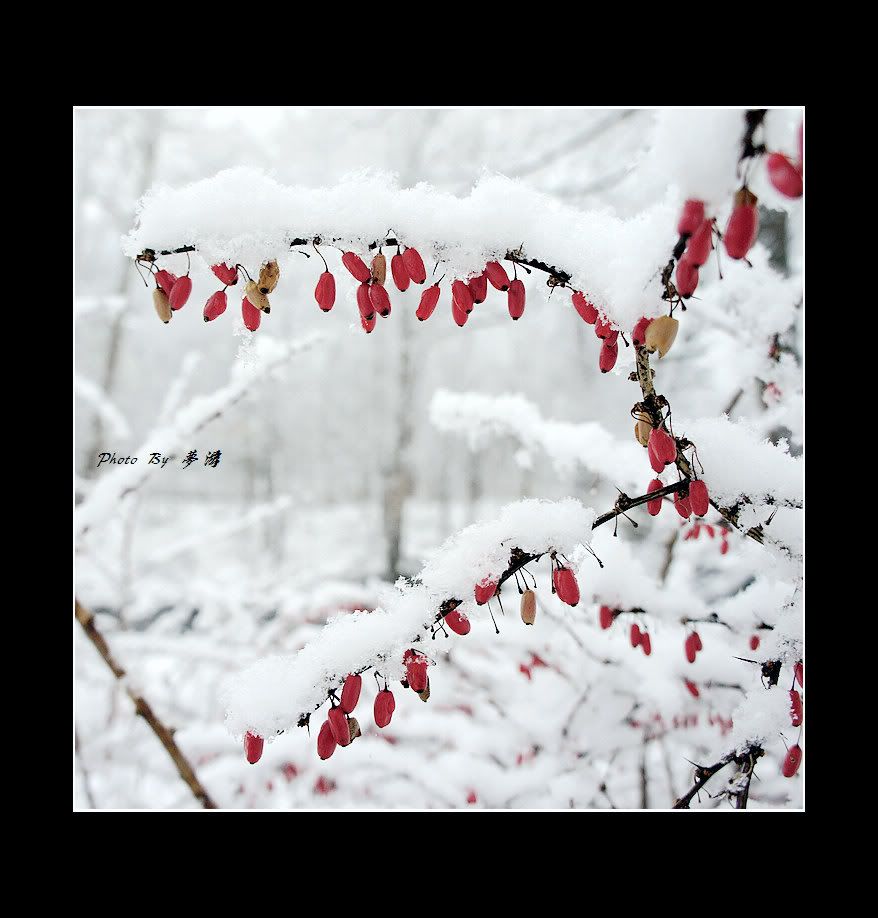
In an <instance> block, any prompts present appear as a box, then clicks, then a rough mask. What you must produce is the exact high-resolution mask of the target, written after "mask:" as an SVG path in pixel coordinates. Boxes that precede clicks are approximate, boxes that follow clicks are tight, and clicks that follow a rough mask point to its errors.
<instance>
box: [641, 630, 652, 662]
mask: <svg viewBox="0 0 878 918" xmlns="http://www.w3.org/2000/svg"><path fill="white" fill-rule="evenodd" d="M640 649H641V650H642V651H643V653H644V654H645V655H646V656H647V657H648V656H649V655H650V654H651V653H652V641H651V640H650V638H649V632H648V631H644V632H643V634H642V635H641V636H640Z"/></svg>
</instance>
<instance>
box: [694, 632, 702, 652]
mask: <svg viewBox="0 0 878 918" xmlns="http://www.w3.org/2000/svg"><path fill="white" fill-rule="evenodd" d="M692 646H693V647H694V648H695V650H696V651H697V652H700V651H702V650H704V644H702V643H701V635H700V634H699V633H698V632H697V631H693V632H692Z"/></svg>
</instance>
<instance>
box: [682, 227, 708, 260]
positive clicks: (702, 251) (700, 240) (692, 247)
mask: <svg viewBox="0 0 878 918" xmlns="http://www.w3.org/2000/svg"><path fill="white" fill-rule="evenodd" d="M712 249H713V220H704V221H703V222H702V224H701V226H699V227H698V229H697V230H695V232H694V233H693V234H692V238H691V239H690V240H689V242H688V243H687V245H686V252H685V257H686V258H687V259H688V260H689V263H690V264H692V265H694V266H695V267H696V268H700V267H701V266H702V265H703V264H704V263H705V262H706V261H707V259H708V258H710V253H711V250H712Z"/></svg>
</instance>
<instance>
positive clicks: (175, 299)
mask: <svg viewBox="0 0 878 918" xmlns="http://www.w3.org/2000/svg"><path fill="white" fill-rule="evenodd" d="M190 293H192V278H191V277H190V276H189V275H188V274H184V275H183V276H182V277H180V278H177V283H176V284H174V286H173V288H172V290H171V292H170V293H169V294H168V300H170V303H171V309H174V310H177V309H182V308H183V307H184V306H185V305H186V301H187V300H188V299H189V294H190Z"/></svg>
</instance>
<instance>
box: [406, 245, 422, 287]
mask: <svg viewBox="0 0 878 918" xmlns="http://www.w3.org/2000/svg"><path fill="white" fill-rule="evenodd" d="M402 260H403V262H404V263H405V269H406V271H408V273H409V277H410V278H411V279H412V280H413V281H414V282H415V283H416V284H423V283H424V281H425V280H426V279H427V269H426V268H425V267H424V259H423V258H421V256H420V253H419V252H418V250H417V249H411V248H409V249H406V250H405V251H404V252H403V253H402Z"/></svg>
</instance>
